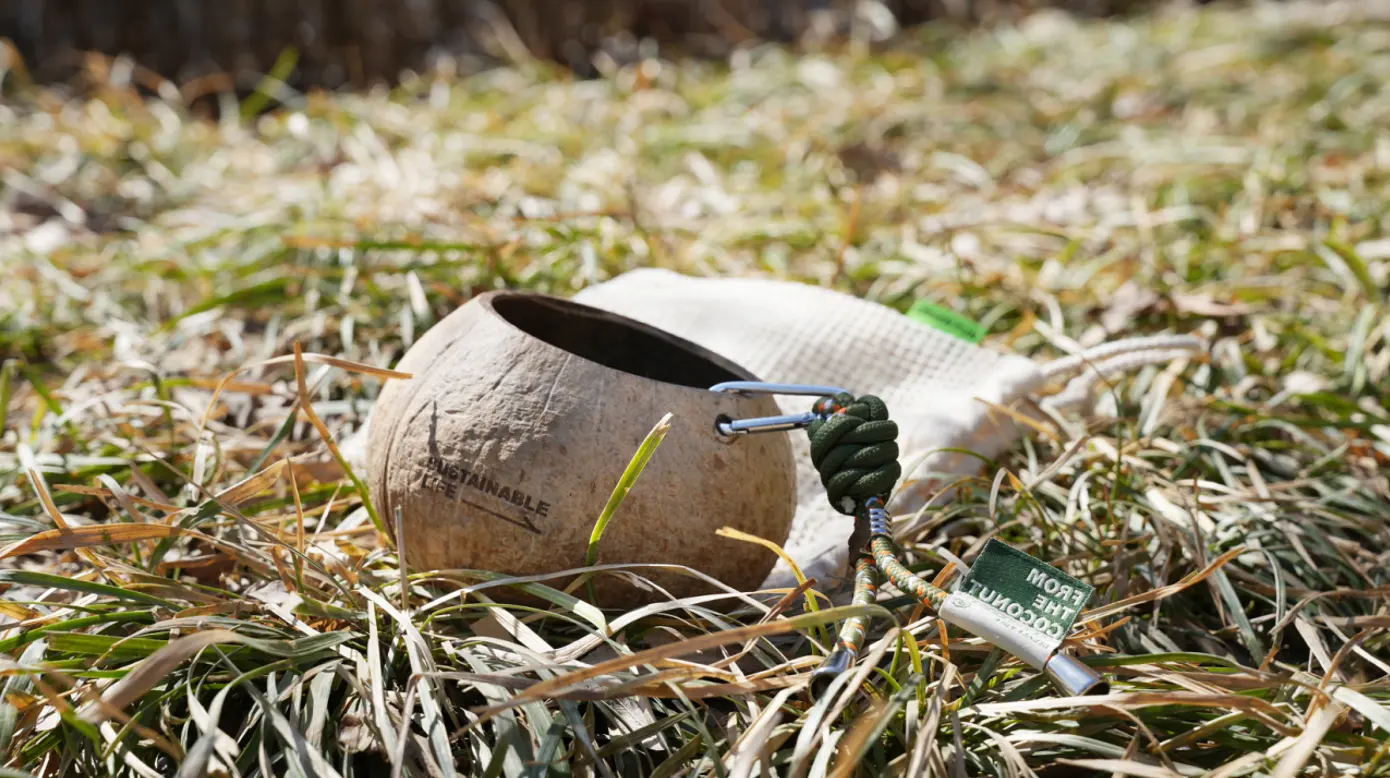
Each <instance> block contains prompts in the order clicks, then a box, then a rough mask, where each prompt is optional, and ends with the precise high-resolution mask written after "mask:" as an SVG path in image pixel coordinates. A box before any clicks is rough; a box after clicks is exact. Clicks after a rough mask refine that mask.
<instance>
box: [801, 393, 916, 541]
mask: <svg viewBox="0 0 1390 778" xmlns="http://www.w3.org/2000/svg"><path fill="white" fill-rule="evenodd" d="M816 410H817V411H818V412H822V413H829V414H830V415H829V416H828V417H827V418H825V419H818V420H816V421H813V422H811V424H810V425H809V426H807V428H806V432H807V434H808V435H809V436H810V438H811V464H813V465H815V467H816V470H817V471H818V472H819V473H820V477H821V484H822V485H823V486H825V491H826V495H827V496H828V497H829V498H830V504H831V505H833V506H835V509H836V510H838V511H839V512H840V513H843V514H846V515H849V516H852V515H854V514H855V513H856V512H858V511H859V509H860V506H862V505H863V504H864V501H865V500H867V499H869V498H870V497H881V498H883V499H885V500H886V499H887V496H888V494H889V493H890V492H892V491H893V486H894V485H895V484H897V482H898V478H899V477H901V476H902V472H903V470H902V466H901V465H900V464H898V441H897V438H898V424H897V422H894V421H890V420H889V418H888V406H887V405H885V404H884V403H883V401H882V400H880V399H879V398H877V397H874V396H873V395H864V396H863V397H858V398H856V397H854V396H853V395H851V394H840V395H836V396H834V397H827V398H822V399H821V400H820V401H819V402H817V404H816Z"/></svg>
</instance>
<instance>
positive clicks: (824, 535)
mask: <svg viewBox="0 0 1390 778" xmlns="http://www.w3.org/2000/svg"><path fill="white" fill-rule="evenodd" d="M574 299H575V300H576V301H578V302H581V303H584V304H586V305H591V306H594V307H596V308H602V309H606V310H609V311H612V312H614V313H618V314H621V315H624V316H628V317H630V318H633V319H636V320H638V321H641V322H645V323H647V324H650V325H652V326H654V327H657V328H659V329H663V330H666V331H667V332H670V333H672V334H674V335H677V336H679V337H682V338H685V339H687V340H690V341H692V342H694V343H696V344H699V345H701V346H703V347H705V348H708V349H710V350H712V351H714V352H716V353H719V354H722V355H723V356H725V357H728V358H729V359H731V360H733V361H734V362H736V363H738V364H739V365H741V366H743V367H744V368H746V369H748V370H749V371H751V372H752V373H753V374H754V375H756V376H758V377H759V378H760V379H762V380H764V381H771V382H777V383H801V384H822V385H831V386H839V387H842V388H844V389H847V390H849V391H850V392H852V393H854V394H874V395H877V396H879V397H881V398H883V400H884V402H886V403H887V404H888V408H889V411H890V413H891V414H892V418H893V419H894V420H895V421H897V423H898V427H899V445H900V448H901V451H902V458H901V461H902V463H903V471H904V472H903V478H902V480H901V481H900V482H899V486H898V491H897V492H896V493H895V495H894V497H893V499H892V501H891V502H890V504H889V508H890V510H891V511H892V512H893V513H894V514H895V515H896V516H898V517H900V518H901V519H905V520H906V522H904V523H911V519H912V517H913V515H914V514H916V513H917V512H919V511H920V510H921V509H922V508H923V507H924V506H926V505H927V503H928V500H933V499H934V503H933V504H937V505H939V504H940V503H941V501H942V500H943V499H945V498H946V497H947V495H945V494H943V493H939V492H940V487H941V485H942V484H943V483H944V482H945V481H947V480H949V479H951V478H952V477H953V476H958V475H969V474H975V473H978V472H979V470H980V468H981V466H982V464H983V462H984V460H983V459H981V458H980V457H984V458H986V459H993V458H995V457H997V456H999V455H1000V454H1002V453H1003V452H1005V451H1006V450H1007V449H1009V448H1011V447H1012V446H1013V445H1014V443H1015V442H1017V440H1018V438H1019V435H1020V429H1019V428H1020V426H1021V425H1019V424H1018V423H1017V422H1016V421H1015V420H1014V418H1013V417H1012V416H1011V415H1010V414H1009V413H1008V412H1002V411H1001V410H1000V408H1008V409H1010V410H1012V411H1014V412H1017V413H1023V414H1026V415H1033V414H1030V413H1029V407H1030V405H1029V403H1027V402H1021V401H1027V400H1032V401H1033V402H1035V403H1036V405H1032V406H1031V407H1032V408H1035V409H1036V408H1038V407H1051V408H1054V409H1058V410H1060V409H1063V408H1075V407H1079V406H1086V405H1087V404H1088V402H1089V401H1090V399H1091V397H1092V390H1093V388H1094V386H1095V385H1096V384H1097V383H1098V382H1099V381H1100V379H1101V377H1106V378H1109V377H1112V376H1114V375H1115V374H1117V373H1119V372H1123V371H1127V370H1132V369H1134V368H1136V367H1139V366H1142V365H1146V364H1154V363H1159V362H1167V361H1170V360H1173V359H1178V358H1182V357H1185V356H1190V355H1191V354H1192V353H1193V352H1195V351H1198V350H1199V349H1200V348H1201V347H1202V344H1201V342H1200V341H1199V340H1197V339H1196V338H1194V337H1191V336H1185V335H1174V336H1158V337H1152V338H1135V339H1130V340H1124V341H1116V342H1113V343H1108V344H1104V345H1101V346H1098V347H1096V348H1094V349H1090V350H1088V351H1086V352H1084V353H1081V354H1076V355H1073V356H1070V357H1066V358H1064V359H1060V360H1057V361H1055V362H1052V363H1049V364H1044V365H1040V364H1038V363H1036V362H1034V361H1032V360H1030V359H1027V358H1024V357H1020V356H1016V355H1011V354H1005V353H1001V352H997V351H994V350H992V349H988V348H982V347H979V346H976V345H973V344H971V343H968V342H966V341H963V340H961V339H959V338H956V337H954V336H952V335H949V334H946V333H944V332H941V331H939V330H936V329H933V328H931V327H928V326H926V325H924V324H922V323H920V322H917V321H914V320H912V319H910V318H908V317H906V316H904V315H902V314H900V313H898V312H897V311H895V310H893V309H891V308H888V307H887V306H883V305H879V304H877V303H873V302H869V301H866V300H861V299H859V298H856V297H853V296H850V295H846V294H842V293H840V292H836V291H833V290H830V289H824V288H821V287H816V286H811V285H808V284H800V283H795V282H788V281H775V280H767V279H757V278H701V277H692V276H685V275H681V274H677V273H674V272H672V271H668V270H664V269H657V268H643V269H638V270H633V271H630V272H627V273H625V274H623V275H620V276H618V277H616V278H614V279H612V280H610V281H607V282H604V283H601V284H597V285H595V286H591V287H588V288H586V289H584V290H583V291H581V292H579V293H578V294H576V295H575V297H574ZM1077 371H1081V372H1080V373H1079V374H1077V375H1075V376H1074V377H1073V378H1071V380H1070V381H1069V382H1068V383H1067V384H1066V385H1065V387H1064V388H1063V389H1062V390H1061V391H1060V392H1057V393H1056V394H1053V395H1051V396H1050V397H1038V396H1037V393H1038V392H1039V391H1040V390H1041V389H1043V388H1044V386H1047V385H1049V384H1051V383H1052V382H1054V381H1056V380H1060V379H1062V378H1064V377H1065V376H1067V375H1069V374H1072V373H1077ZM777 400H778V402H779V404H780V405H781V407H782V408H783V410H784V412H786V413H801V412H804V411H806V410H808V409H809V407H810V403H811V401H812V400H811V398H807V397H794V396H793V397H778V398H777ZM791 439H792V443H793V449H794V451H795V454H796V458H797V462H798V465H797V468H798V469H797V510H796V516H795V518H794V520H793V523H792V529H791V533H790V536H789V537H788V539H787V542H786V544H785V548H786V550H787V552H788V553H789V554H790V555H791V557H792V558H793V559H795V560H796V562H797V564H798V565H799V566H801V567H802V569H803V571H804V572H805V573H806V575H808V576H814V577H815V578H817V579H818V580H819V581H821V582H822V584H823V585H832V584H833V583H835V582H838V581H839V579H840V578H841V577H842V576H843V575H845V573H846V564H847V561H848V543H849V536H850V532H851V530H852V529H853V522H852V521H851V520H850V519H849V518H848V517H846V516H844V515H842V514H840V513H837V512H836V511H835V510H833V509H832V508H831V507H830V505H829V503H828V502H827V501H826V497H825V491H824V488H823V487H822V486H821V484H820V480H819V477H818V476H817V474H816V472H815V469H814V468H813V467H812V466H811V461H810V455H809V443H808V442H807V439H806V435H805V434H796V433H793V434H792V435H791ZM943 449H961V450H964V451H971V452H975V453H976V454H978V455H979V456H972V455H970V454H966V453H961V452H952V451H944V450H943ZM909 528H910V527H905V526H903V524H902V523H900V524H899V527H898V529H900V530H901V529H909ZM795 584H796V581H795V579H794V578H793V577H792V573H791V570H790V569H789V568H788V567H787V566H786V565H785V563H783V562H780V561H779V562H778V563H777V566H776V567H775V568H774V569H773V571H772V572H771V574H770V575H769V576H768V579H767V580H766V581H765V582H764V586H765V587H786V586H794V585H795Z"/></svg>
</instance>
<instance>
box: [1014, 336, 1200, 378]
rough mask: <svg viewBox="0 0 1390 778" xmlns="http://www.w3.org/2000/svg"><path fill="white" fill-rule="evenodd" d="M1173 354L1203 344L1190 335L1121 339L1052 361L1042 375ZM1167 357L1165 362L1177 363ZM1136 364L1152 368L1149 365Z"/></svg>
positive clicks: (1049, 375) (1044, 367) (1197, 347)
mask: <svg viewBox="0 0 1390 778" xmlns="http://www.w3.org/2000/svg"><path fill="white" fill-rule="evenodd" d="M1160 350H1162V351H1174V350H1181V351H1184V352H1189V353H1191V352H1197V351H1201V350H1202V341H1201V340H1200V339H1198V338H1197V337H1195V336H1192V335H1146V336H1142V337H1137V338H1121V339H1120V340H1116V341H1111V342H1110V343H1102V344H1100V345H1099V346H1092V347H1091V348H1088V349H1086V350H1084V351H1082V352H1081V353H1079V354H1072V355H1071V356H1068V357H1062V358H1060V359H1054V360H1052V361H1051V362H1048V363H1047V364H1045V365H1043V367H1042V373H1043V376H1044V377H1046V378H1056V377H1058V376H1060V375H1063V374H1065V373H1070V372H1071V371H1073V370H1078V369H1080V368H1083V367H1088V366H1090V365H1097V366H1098V363H1100V362H1102V361H1104V360H1108V359H1110V358H1111V357H1115V356H1118V355H1121V354H1128V353H1132V352H1146V351H1160ZM1176 358H1177V357H1168V358H1167V359H1176ZM1139 364H1151V363H1148V362H1145V363H1139Z"/></svg>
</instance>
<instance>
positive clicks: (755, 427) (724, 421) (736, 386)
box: [709, 381, 847, 437]
mask: <svg viewBox="0 0 1390 778" xmlns="http://www.w3.org/2000/svg"><path fill="white" fill-rule="evenodd" d="M709 390H710V391H711V392H725V393H731V394H788V395H800V396H806V397H826V396H832V397H833V396H834V395H837V394H844V393H846V391H847V390H845V389H841V388H840V387H838V386H815V385H812V384H772V383H766V382H763V381H725V382H724V383H722V384H715V385H714V386H711V387H710V388H709ZM820 418H823V416H822V414H819V413H816V412H815V411H807V412H805V413H794V414H790V415H786V416H759V417H756V418H752V419H730V418H728V417H726V416H720V417H719V418H718V419H715V421H714V427H715V429H717V430H718V431H719V434H720V435H723V436H725V437H734V436H736V435H747V434H749V433H752V432H783V431H786V430H795V429H802V428H804V427H806V426H808V425H810V424H811V422H813V421H816V420H817V419H820Z"/></svg>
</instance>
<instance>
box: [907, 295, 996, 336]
mask: <svg viewBox="0 0 1390 778" xmlns="http://www.w3.org/2000/svg"><path fill="white" fill-rule="evenodd" d="M907 317H908V318H909V319H912V320H914V321H919V322H922V323H923V324H926V325H928V326H930V327H935V328H937V329H938V330H941V331H942V332H944V333H946V334H948V335H954V336H956V337H957V338H960V339H961V340H963V341H965V342H966V343H979V342H980V341H982V340H984V339H985V328H984V327H981V326H980V325H979V324H977V323H975V322H973V321H971V320H970V319H969V318H967V317H965V316H962V315H961V314H959V313H956V312H955V311H953V310H951V309H949V308H942V307H941V306H939V305H933V304H931V303H929V302H927V301H926V300H918V301H917V302H915V303H913V304H912V307H911V308H909V309H908V310H907Z"/></svg>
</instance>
